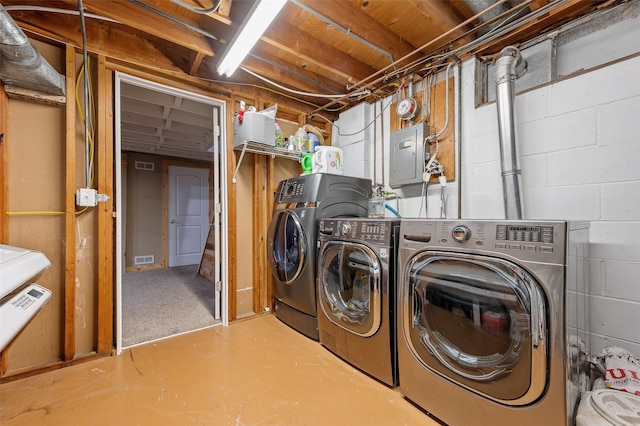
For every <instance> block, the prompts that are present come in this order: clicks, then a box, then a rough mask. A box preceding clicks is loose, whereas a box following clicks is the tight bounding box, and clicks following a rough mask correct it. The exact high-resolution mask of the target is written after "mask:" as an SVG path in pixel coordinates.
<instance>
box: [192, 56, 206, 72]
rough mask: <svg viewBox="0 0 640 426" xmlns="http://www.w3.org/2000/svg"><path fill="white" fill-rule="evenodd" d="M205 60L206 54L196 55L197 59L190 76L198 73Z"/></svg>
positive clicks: (194, 61)
mask: <svg viewBox="0 0 640 426" xmlns="http://www.w3.org/2000/svg"><path fill="white" fill-rule="evenodd" d="M203 59H204V53H202V52H198V53H197V54H196V57H195V59H194V60H193V63H192V64H191V69H189V74H190V75H195V74H196V72H197V71H198V68H200V65H201V64H202V60H203Z"/></svg>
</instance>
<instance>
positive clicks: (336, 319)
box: [318, 241, 381, 337]
mask: <svg viewBox="0 0 640 426" xmlns="http://www.w3.org/2000/svg"><path fill="white" fill-rule="evenodd" d="M318 259H319V263H318V267H319V268H320V269H319V274H318V280H319V281H318V286H319V289H320V290H319V303H320V306H321V309H322V311H323V313H324V314H325V315H326V316H327V318H329V320H330V321H331V322H333V323H334V324H336V325H338V326H339V327H341V328H343V329H345V330H348V331H350V332H352V333H354V334H357V335H359V336H363V337H368V336H371V335H373V334H375V333H376V332H377V331H378V329H379V328H380V322H381V300H380V298H381V295H380V263H379V261H378V257H377V256H376V254H375V253H374V252H373V250H371V249H370V248H369V247H367V246H366V245H364V244H358V243H348V242H338V241H329V242H326V243H324V244H323V245H322V246H321V247H320V255H319V257H318Z"/></svg>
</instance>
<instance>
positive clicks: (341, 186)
mask: <svg viewBox="0 0 640 426" xmlns="http://www.w3.org/2000/svg"><path fill="white" fill-rule="evenodd" d="M370 195H371V181H370V180H369V179H363V178H356V177H351V176H341V175H332V174H325V173H313V174H309V175H303V176H299V177H295V178H291V179H286V180H283V181H282V182H280V184H279V185H278V190H277V192H276V194H275V201H274V212H273V217H272V219H271V223H270V225H269V230H268V244H269V246H268V249H267V257H268V259H269V266H270V268H271V272H272V274H273V277H274V280H273V283H274V294H275V299H276V300H275V313H276V316H277V317H278V319H280V320H281V321H282V322H284V323H285V324H287V325H289V326H290V327H292V328H294V329H295V330H297V331H299V332H300V333H302V334H304V335H306V336H308V337H310V338H312V339H314V340H319V335H318V314H317V304H316V252H317V227H318V223H317V222H318V219H319V218H320V217H327V218H337V217H363V216H367V214H368V200H369V198H370Z"/></svg>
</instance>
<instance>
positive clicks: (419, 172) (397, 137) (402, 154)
mask: <svg viewBox="0 0 640 426" xmlns="http://www.w3.org/2000/svg"><path fill="white" fill-rule="evenodd" d="M428 135H429V126H428V125H426V124H425V123H419V124H415V125H413V126H409V127H405V128H404V129H400V130H396V131H395V132H392V133H391V146H390V151H391V152H390V160H389V161H390V167H389V168H390V171H389V186H391V187H392V188H395V187H398V186H401V185H408V184H411V183H421V182H422V181H423V172H424V164H425V155H424V138H425V137H427V136H428Z"/></svg>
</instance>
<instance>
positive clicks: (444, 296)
mask: <svg viewBox="0 0 640 426" xmlns="http://www.w3.org/2000/svg"><path fill="white" fill-rule="evenodd" d="M588 235H589V228H588V224H570V223H567V222H564V221H523V220H518V221H512V220H431V221H429V220H420V219H407V220H404V219H403V220H402V222H401V226H400V236H399V243H398V245H399V253H398V264H399V266H398V281H399V282H398V285H399V296H398V298H399V304H398V310H399V312H398V314H399V315H398V369H399V375H400V391H401V392H402V393H403V394H404V395H405V396H406V397H407V398H408V399H410V400H412V401H413V402H415V403H416V404H418V405H419V406H421V407H422V408H423V409H425V410H426V411H428V412H429V413H431V414H432V415H433V416H435V417H437V418H439V419H440V420H442V421H443V422H445V423H447V424H450V425H491V426H494V425H542V424H548V425H551V424H553V425H565V424H568V425H572V424H573V421H574V410H575V408H576V407H575V406H576V402H577V400H578V398H579V392H578V391H577V389H578V388H577V384H576V383H573V382H572V380H578V378H579V376H580V372H579V371H576V369H579V368H586V366H584V365H583V364H577V365H572V362H573V361H572V357H571V356H568V350H567V344H568V341H569V340H574V339H575V338H572V339H569V336H568V335H569V334H573V333H580V332H584V331H585V327H584V326H582V325H581V324H579V323H578V322H579V321H584V322H586V320H585V319H584V312H582V313H577V314H575V315H574V313H573V312H574V311H575V312H577V311H579V310H580V308H579V305H580V304H581V303H583V304H584V297H582V298H581V299H582V300H578V299H580V298H579V297H578V296H579V293H580V292H579V291H577V290H576V288H577V287H578V285H585V283H586V282H587V281H588V276H587V271H588V264H587V259H588ZM583 296H584V295H583ZM569 312H571V313H569ZM580 317H582V320H580V319H578V318H580ZM580 330H581V331H580ZM577 337H580V336H579V335H578V336H577Z"/></svg>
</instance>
